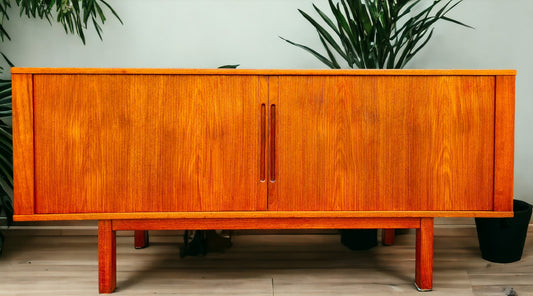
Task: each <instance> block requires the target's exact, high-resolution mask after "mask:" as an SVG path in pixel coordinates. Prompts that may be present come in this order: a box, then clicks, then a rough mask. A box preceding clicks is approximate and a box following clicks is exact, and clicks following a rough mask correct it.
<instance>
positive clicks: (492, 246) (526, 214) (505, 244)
mask: <svg viewBox="0 0 533 296" xmlns="http://www.w3.org/2000/svg"><path fill="white" fill-rule="evenodd" d="M531 210H532V206H531V205H530V204H529V203H527V202H525V201H522V200H517V199H515V200H513V212H514V216H513V217H512V218H476V230H477V236H478V240H479V249H480V251H481V257H482V258H483V259H485V260H488V261H491V262H497V263H510V262H515V261H519V260H520V259H521V258H522V252H523V250H524V244H525V242H526V236H527V228H528V226H529V221H530V219H531Z"/></svg>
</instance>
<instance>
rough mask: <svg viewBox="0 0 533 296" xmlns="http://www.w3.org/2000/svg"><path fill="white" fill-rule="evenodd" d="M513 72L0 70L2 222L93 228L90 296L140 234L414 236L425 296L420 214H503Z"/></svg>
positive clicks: (507, 205)
mask: <svg viewBox="0 0 533 296" xmlns="http://www.w3.org/2000/svg"><path fill="white" fill-rule="evenodd" d="M515 75H516V72H515V71H512V70H207V69H205V70H202V69H182V70H174V69H77V68H64V69H51V68H13V69H12V76H13V142H14V152H13V154H14V167H15V168H14V178H15V180H14V182H15V213H16V215H15V216H14V218H15V220H18V221H23V220H79V219H93V220H99V243H98V248H99V278H100V281H99V283H100V292H101V293H111V292H113V291H114V289H115V286H116V245H115V231H119V230H139V231H142V230H150V229H324V228H338V229H342V228H384V229H393V228H414V229H416V231H417V235H416V269H415V270H416V273H415V283H416V285H417V287H418V288H419V289H420V290H430V289H431V288H432V265H433V218H434V217H510V216H512V215H513V213H512V193H513V160H514V156H513V153H514V83H515ZM389 234H390V232H389V233H388V234H387V236H386V237H388V238H386V240H387V241H389V243H390V242H391V239H392V240H393V237H392V238H391V237H390V236H388V235H389ZM144 243H145V242H144V241H143V240H142V239H140V240H139V242H138V245H140V246H142V244H144Z"/></svg>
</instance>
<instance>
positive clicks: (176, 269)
mask: <svg viewBox="0 0 533 296" xmlns="http://www.w3.org/2000/svg"><path fill="white" fill-rule="evenodd" d="M532 235H533V233H532V231H531V227H530V232H529V235H528V236H529V237H528V240H527V242H526V248H525V251H524V256H523V258H522V260H521V261H520V262H516V263H511V264H495V263H490V262H488V261H484V260H483V259H481V258H480V255H479V250H478V243H477V238H476V236H475V229H473V228H471V227H466V228H455V229H450V228H438V227H437V228H436V229H435V262H434V264H435V269H434V291H433V292H429V293H427V294H424V295H428V296H437V295H520V296H523V295H533V239H532ZM151 240H152V241H151V246H150V247H149V248H147V249H143V250H135V249H134V248H133V246H132V243H133V238H131V237H123V236H122V237H119V238H118V240H117V245H118V251H117V256H118V267H117V268H118V274H117V281H118V284H117V286H118V288H117V291H116V293H115V294H116V295H247V296H250V295H265V296H267V295H268V296H272V295H279V296H281V295H291V296H292V295H335V296H341V295H422V294H420V292H416V290H415V289H414V287H413V284H412V282H413V277H414V235H413V233H408V234H403V235H398V236H397V242H396V244H395V245H394V246H389V247H385V246H378V247H376V248H374V249H372V250H370V251H359V252H353V251H349V250H347V249H346V248H344V247H343V246H342V245H341V244H340V243H339V237H338V236H337V235H331V234H329V235H328V234H321V235H312V234H306V235H238V236H234V237H233V244H234V246H233V247H232V248H231V249H230V250H228V251H226V252H225V253H210V254H208V255H207V256H206V257H187V258H185V259H180V257H179V245H180V241H181V238H180V237H176V236H152V237H151ZM97 273H98V266H97V238H96V237H95V236H92V235H90V236H27V235H24V236H22V235H17V234H16V231H10V232H8V237H7V244H6V246H5V250H4V254H3V255H2V257H0V295H2V296H7V295H21V296H22V295H28V296H29V295H32V296H33V295H97V294H98V292H97V289H98V288H97V285H98V281H97ZM513 293H516V294H513Z"/></svg>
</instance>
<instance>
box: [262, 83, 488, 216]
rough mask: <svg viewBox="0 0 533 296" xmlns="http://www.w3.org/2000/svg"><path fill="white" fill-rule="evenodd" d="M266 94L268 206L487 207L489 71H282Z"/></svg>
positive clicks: (401, 209)
mask: <svg viewBox="0 0 533 296" xmlns="http://www.w3.org/2000/svg"><path fill="white" fill-rule="evenodd" d="M271 92H272V90H271ZM270 98H271V100H272V99H275V100H276V101H275V102H276V106H277V108H276V110H278V111H277V114H278V115H277V133H276V135H277V138H276V143H277V153H276V159H277V161H276V166H277V168H278V172H277V175H278V177H277V178H276V182H275V183H273V184H271V186H270V187H269V193H270V194H269V202H270V205H271V206H272V207H271V208H269V209H272V210H282V211H284V210H288V211H290V210H304V211H305V210H326V211H335V210H364V211H379V210H385V211H393V210H394V211H409V210H411V211H416V210H420V211H439V210H447V211H448V210H449V211H467V210H492V207H493V204H492V194H493V192H492V186H493V157H494V148H493V145H494V135H493V130H494V118H493V117H494V78H493V77H462V76H445V77H435V76H428V77H401V76H398V77H395V76H384V77H330V76H324V77H320V76H307V77H306V76H292V77H291V76H280V77H279V87H278V94H277V96H274V97H273V96H272V95H271V96H270ZM271 103H272V102H271ZM271 188H273V190H271Z"/></svg>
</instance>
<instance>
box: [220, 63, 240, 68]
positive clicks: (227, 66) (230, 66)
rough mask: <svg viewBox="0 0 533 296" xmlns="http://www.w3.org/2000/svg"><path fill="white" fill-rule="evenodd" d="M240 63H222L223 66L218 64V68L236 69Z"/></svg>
mask: <svg viewBox="0 0 533 296" xmlns="http://www.w3.org/2000/svg"><path fill="white" fill-rule="evenodd" d="M239 66H240V64H236V65H223V66H220V67H218V68H219V69H237V67H239Z"/></svg>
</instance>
